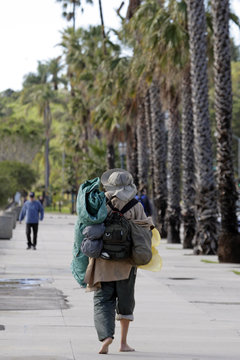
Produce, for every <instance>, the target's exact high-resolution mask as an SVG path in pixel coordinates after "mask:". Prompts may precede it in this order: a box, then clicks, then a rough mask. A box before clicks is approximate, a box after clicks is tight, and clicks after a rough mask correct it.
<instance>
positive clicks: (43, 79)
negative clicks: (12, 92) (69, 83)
mask: <svg viewBox="0 0 240 360" xmlns="http://www.w3.org/2000/svg"><path fill="white" fill-rule="evenodd" d="M49 75H50V73H49V65H48V64H47V63H41V62H39V63H38V69H37V73H36V74H34V73H29V74H28V75H26V76H25V80H24V83H23V94H22V99H23V102H24V103H25V104H29V106H37V107H38V113H39V116H41V117H42V119H43V124H44V137H45V152H44V159H45V160H44V162H45V191H46V192H48V190H49V178H50V162H49V147H50V139H51V125H52V112H51V106H50V105H51V103H60V100H59V97H58V96H57V94H56V92H55V91H54V90H53V87H52V83H51V82H49Z"/></svg>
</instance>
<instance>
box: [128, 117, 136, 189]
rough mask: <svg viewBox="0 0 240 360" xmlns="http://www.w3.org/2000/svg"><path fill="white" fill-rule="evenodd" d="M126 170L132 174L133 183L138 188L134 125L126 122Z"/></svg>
mask: <svg viewBox="0 0 240 360" xmlns="http://www.w3.org/2000/svg"><path fill="white" fill-rule="evenodd" d="M126 132H127V137H126V140H127V156H126V159H127V170H128V171H129V172H130V173H131V174H132V176H133V179H134V183H135V185H136V186H137V188H138V160H137V134H136V125H130V124H127V127H126Z"/></svg>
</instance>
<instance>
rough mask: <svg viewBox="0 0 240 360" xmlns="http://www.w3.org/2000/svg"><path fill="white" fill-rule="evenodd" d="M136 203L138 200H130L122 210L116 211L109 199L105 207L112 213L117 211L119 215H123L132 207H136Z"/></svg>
mask: <svg viewBox="0 0 240 360" xmlns="http://www.w3.org/2000/svg"><path fill="white" fill-rule="evenodd" d="M137 203H138V200H136V199H132V200H130V201H129V202H128V203H127V204H126V205H125V206H124V207H123V208H122V210H119V209H117V208H116V207H114V206H113V204H112V202H111V199H109V200H108V201H107V205H108V206H109V207H110V208H111V209H112V210H113V211H117V212H119V213H121V214H122V215H123V214H125V213H126V212H127V211H128V210H130V209H131V208H132V207H133V206H134V205H136V204H137Z"/></svg>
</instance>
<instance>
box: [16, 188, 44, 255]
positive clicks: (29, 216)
mask: <svg viewBox="0 0 240 360" xmlns="http://www.w3.org/2000/svg"><path fill="white" fill-rule="evenodd" d="M29 198H30V200H28V201H26V202H25V203H24V205H23V207H22V210H21V212H20V215H19V222H20V224H21V221H22V220H23V219H24V218H25V216H26V235H27V250H29V249H31V247H32V248H33V250H36V246H37V233H38V222H39V218H40V220H43V217H44V209H43V206H42V204H41V203H40V201H38V200H35V194H34V192H30V193H29ZM31 228H32V230H33V242H32V241H31Z"/></svg>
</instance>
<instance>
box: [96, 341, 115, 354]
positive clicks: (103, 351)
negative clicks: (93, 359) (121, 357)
mask: <svg viewBox="0 0 240 360" xmlns="http://www.w3.org/2000/svg"><path fill="white" fill-rule="evenodd" d="M112 341H113V339H112V338H110V337H109V338H106V339H105V340H104V341H103V344H102V346H101V348H100V350H99V352H98V353H99V354H107V353H108V347H109V345H110V344H111V343H112Z"/></svg>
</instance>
